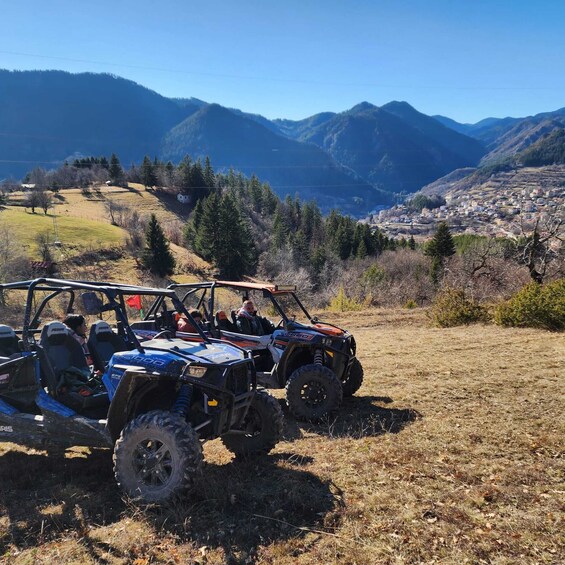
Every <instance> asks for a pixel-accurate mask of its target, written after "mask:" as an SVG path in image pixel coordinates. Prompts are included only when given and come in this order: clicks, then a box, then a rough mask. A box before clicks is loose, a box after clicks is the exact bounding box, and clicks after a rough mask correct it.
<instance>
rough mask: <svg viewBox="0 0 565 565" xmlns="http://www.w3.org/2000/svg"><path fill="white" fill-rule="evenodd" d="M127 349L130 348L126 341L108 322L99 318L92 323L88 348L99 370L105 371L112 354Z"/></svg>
mask: <svg viewBox="0 0 565 565" xmlns="http://www.w3.org/2000/svg"><path fill="white" fill-rule="evenodd" d="M126 349H128V347H127V345H126V342H125V341H124V340H123V339H122V338H121V337H120V336H119V335H118V334H116V333H115V332H113V331H112V328H111V327H110V324H108V322H105V321H104V320H98V321H97V322H94V324H92V327H91V328H90V335H89V336H88V350H89V351H90V355H91V356H92V361H93V363H94V368H95V369H96V370H97V371H102V372H103V371H104V369H105V368H106V365H107V364H108V361H110V359H111V358H112V355H114V353H116V352H117V351H125V350H126Z"/></svg>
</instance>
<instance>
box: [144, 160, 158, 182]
mask: <svg viewBox="0 0 565 565" xmlns="http://www.w3.org/2000/svg"><path fill="white" fill-rule="evenodd" d="M141 182H142V183H143V186H145V188H147V187H149V186H155V185H156V184H157V177H156V176H155V171H154V167H153V163H152V162H151V159H150V158H149V156H148V155H145V157H144V158H143V163H141Z"/></svg>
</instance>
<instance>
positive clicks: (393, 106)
mask: <svg viewBox="0 0 565 565" xmlns="http://www.w3.org/2000/svg"><path fill="white" fill-rule="evenodd" d="M381 108H382V109H383V110H405V111H412V112H418V110H416V108H414V106H412V105H411V104H408V102H405V101H404V100H391V101H390V102H388V103H387V104H385V105H384V106H381ZM418 113H419V112H418Z"/></svg>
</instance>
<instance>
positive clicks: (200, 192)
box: [190, 159, 209, 200]
mask: <svg viewBox="0 0 565 565" xmlns="http://www.w3.org/2000/svg"><path fill="white" fill-rule="evenodd" d="M190 184H191V186H192V190H193V191H194V198H195V199H196V200H200V199H201V198H206V197H207V196H208V194H209V189H208V186H207V185H206V180H205V179H204V171H203V170H202V163H201V162H200V159H198V161H196V163H194V165H192V167H191V168H190Z"/></svg>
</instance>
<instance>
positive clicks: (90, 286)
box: [0, 278, 210, 352]
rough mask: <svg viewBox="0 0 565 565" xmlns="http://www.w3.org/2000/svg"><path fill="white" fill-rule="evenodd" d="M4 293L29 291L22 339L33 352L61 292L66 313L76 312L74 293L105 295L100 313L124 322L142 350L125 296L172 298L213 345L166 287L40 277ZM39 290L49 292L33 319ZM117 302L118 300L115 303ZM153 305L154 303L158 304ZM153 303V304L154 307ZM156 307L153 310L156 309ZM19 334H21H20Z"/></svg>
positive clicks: (2, 287) (13, 285)
mask: <svg viewBox="0 0 565 565" xmlns="http://www.w3.org/2000/svg"><path fill="white" fill-rule="evenodd" d="M4 290H25V291H27V298H26V305H25V313H24V323H23V326H22V330H21V333H22V340H23V344H24V349H25V350H26V351H29V350H30V345H31V344H30V343H29V339H28V338H29V336H30V334H32V333H33V332H34V330H35V329H36V328H37V326H38V325H39V317H40V315H41V312H42V311H43V309H44V308H45V306H46V305H47V303H48V302H50V301H51V300H52V299H53V298H55V297H56V296H59V295H60V294H62V293H68V295H69V302H68V305H67V314H71V313H72V312H73V305H74V302H75V290H87V291H91V292H98V293H101V294H103V295H104V296H105V297H106V299H107V303H106V304H105V305H103V306H102V308H101V309H100V313H102V312H107V311H111V310H113V311H114V313H115V315H116V319H117V321H118V322H122V326H123V329H124V331H125V332H126V334H127V337H128V340H130V342H131V343H132V344H133V345H134V346H135V347H136V348H137V349H139V350H140V351H142V352H143V351H144V349H143V347H142V345H141V344H140V342H139V340H138V339H137V336H136V335H135V333H134V331H133V330H132V329H131V327H130V324H129V321H128V316H127V311H126V304H125V300H124V296H134V295H140V296H157V300H156V301H155V302H158V301H159V303H160V304H161V303H162V302H163V301H164V299H165V298H170V299H171V301H172V303H173V306H174V307H175V309H176V310H177V311H178V312H181V313H182V314H183V315H185V316H187V318H188V320H189V321H190V322H191V324H193V325H194V327H195V328H196V329H197V331H198V333H199V335H200V337H201V338H202V339H203V340H204V341H205V342H207V343H210V338H209V337H207V336H206V335H205V334H204V332H202V330H200V328H199V327H198V326H197V324H196V322H195V321H194V319H193V318H192V316H191V315H190V313H189V312H188V311H187V309H186V307H185V306H184V304H183V303H182V302H181V301H180V300H179V298H178V297H177V295H176V294H175V292H174V291H172V290H169V289H164V288H151V287H143V286H136V285H128V284H121V283H110V282H91V281H75V280H65V279H51V278H38V279H31V280H27V281H17V282H12V283H5V284H0V293H1V292H3V291H4ZM36 291H44V292H50V294H48V295H47V296H46V297H45V298H43V300H42V301H41V303H40V304H39V306H38V307H37V309H36V311H35V314H34V316H33V318H32V319H30V318H31V314H32V310H33V298H34V294H35V292H36ZM116 299H117V300H116ZM155 302H154V304H155ZM154 304H153V305H154ZM153 305H152V307H151V308H153ZM18 333H19V332H18Z"/></svg>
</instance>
